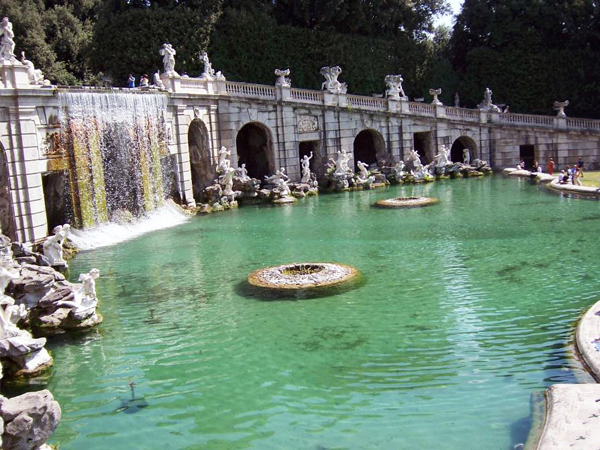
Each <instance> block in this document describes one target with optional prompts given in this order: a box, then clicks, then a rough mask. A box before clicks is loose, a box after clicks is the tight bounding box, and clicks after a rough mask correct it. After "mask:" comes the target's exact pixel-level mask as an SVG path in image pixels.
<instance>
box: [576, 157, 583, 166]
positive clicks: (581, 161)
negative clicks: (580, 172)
mask: <svg viewBox="0 0 600 450" xmlns="http://www.w3.org/2000/svg"><path fill="white" fill-rule="evenodd" d="M577 167H581V168H582V169H583V159H581V156H580V157H579V159H578V160H577Z"/></svg>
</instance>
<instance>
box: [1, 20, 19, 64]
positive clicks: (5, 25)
mask: <svg viewBox="0 0 600 450" xmlns="http://www.w3.org/2000/svg"><path fill="white" fill-rule="evenodd" d="M14 37H15V33H14V32H13V27H12V23H10V21H9V20H8V17H4V18H3V19H2V21H1V22H0V61H11V62H14V61H16V60H17V59H16V57H15V41H14V39H13V38H14Z"/></svg>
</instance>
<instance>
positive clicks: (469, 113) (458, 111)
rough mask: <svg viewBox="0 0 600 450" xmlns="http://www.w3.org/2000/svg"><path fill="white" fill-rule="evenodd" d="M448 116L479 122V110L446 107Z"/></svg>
mask: <svg viewBox="0 0 600 450" xmlns="http://www.w3.org/2000/svg"><path fill="white" fill-rule="evenodd" d="M446 116H448V117H456V118H458V119H462V120H479V110H478V109H466V108H456V107H454V106H446Z"/></svg>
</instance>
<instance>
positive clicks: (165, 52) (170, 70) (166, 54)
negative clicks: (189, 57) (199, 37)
mask: <svg viewBox="0 0 600 450" xmlns="http://www.w3.org/2000/svg"><path fill="white" fill-rule="evenodd" d="M158 53H160V55H161V56H162V57H163V65H164V66H165V73H166V74H168V75H178V73H177V72H175V55H176V54H177V52H176V51H175V49H174V48H173V46H172V45H171V44H169V43H168V42H165V43H164V44H163V46H162V47H161V48H160V50H159V51H158Z"/></svg>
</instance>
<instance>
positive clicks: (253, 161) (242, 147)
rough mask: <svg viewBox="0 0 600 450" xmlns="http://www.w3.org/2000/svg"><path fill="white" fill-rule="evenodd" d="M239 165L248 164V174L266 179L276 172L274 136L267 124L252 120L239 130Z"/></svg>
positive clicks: (236, 141) (236, 142) (237, 140)
mask: <svg viewBox="0 0 600 450" xmlns="http://www.w3.org/2000/svg"><path fill="white" fill-rule="evenodd" d="M235 145H236V149H237V156H238V165H239V166H241V165H242V164H246V169H247V170H248V176H250V177H252V178H258V179H259V180H261V181H262V180H264V177H265V176H267V175H270V174H272V173H274V172H275V155H274V153H273V138H272V136H271V132H270V131H269V129H268V128H267V127H266V125H264V124H262V123H259V122H251V123H247V124H246V125H244V126H243V127H242V128H241V129H240V131H238V134H237V137H236V139H235Z"/></svg>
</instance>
